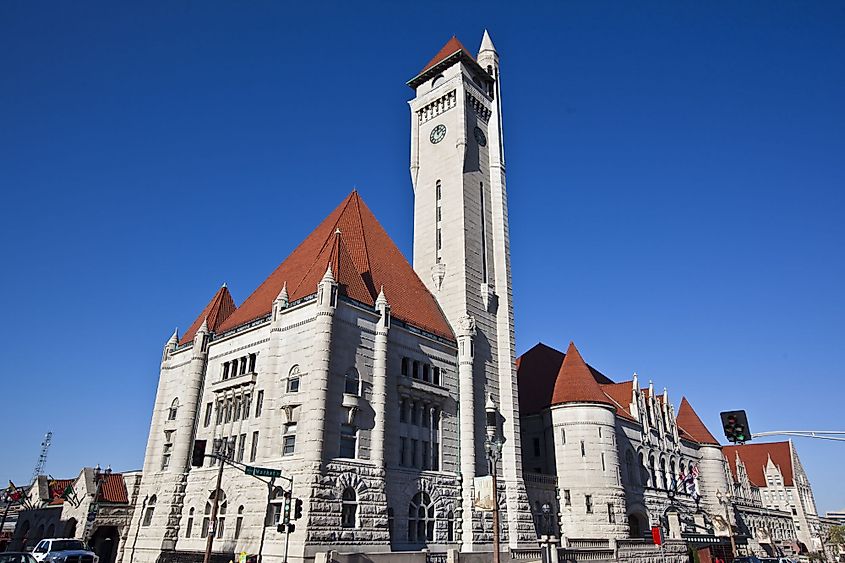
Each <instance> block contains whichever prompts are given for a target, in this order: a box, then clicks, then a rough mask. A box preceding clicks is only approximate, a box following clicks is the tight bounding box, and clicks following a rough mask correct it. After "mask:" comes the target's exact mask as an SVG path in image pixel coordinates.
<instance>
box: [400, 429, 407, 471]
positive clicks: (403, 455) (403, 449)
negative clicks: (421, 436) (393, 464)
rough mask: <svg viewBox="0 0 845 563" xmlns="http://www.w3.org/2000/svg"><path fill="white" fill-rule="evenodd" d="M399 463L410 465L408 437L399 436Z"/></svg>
mask: <svg viewBox="0 0 845 563" xmlns="http://www.w3.org/2000/svg"><path fill="white" fill-rule="evenodd" d="M399 465H408V439H407V438H406V437H404V436H402V437H401V438H399Z"/></svg>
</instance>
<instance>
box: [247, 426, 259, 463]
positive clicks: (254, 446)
mask: <svg viewBox="0 0 845 563" xmlns="http://www.w3.org/2000/svg"><path fill="white" fill-rule="evenodd" d="M257 454H258V431H257V430H256V431H255V432H253V433H252V445H251V446H250V450H249V461H255V456H256V455H257Z"/></svg>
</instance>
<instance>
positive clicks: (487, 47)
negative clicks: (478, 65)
mask: <svg viewBox="0 0 845 563" xmlns="http://www.w3.org/2000/svg"><path fill="white" fill-rule="evenodd" d="M484 51H492V52H494V53H496V52H497V51H496V47H495V46H494V45H493V40H492V39H490V34H489V33H488V32H487V30H486V29H485V30H484V35H483V36H482V37H481V47H479V49H478V54H479V55H481V53H483V52H484Z"/></svg>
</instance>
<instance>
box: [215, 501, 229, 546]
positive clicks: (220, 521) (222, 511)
mask: <svg viewBox="0 0 845 563" xmlns="http://www.w3.org/2000/svg"><path fill="white" fill-rule="evenodd" d="M219 492H220V498H221V500H222V502H220V503H219V504H218V505H217V525H215V526H214V528H215V529H216V530H217V539H220V538H222V537H223V531H224V530H225V523H226V504H227V501H226V493H224V492H223V491H219Z"/></svg>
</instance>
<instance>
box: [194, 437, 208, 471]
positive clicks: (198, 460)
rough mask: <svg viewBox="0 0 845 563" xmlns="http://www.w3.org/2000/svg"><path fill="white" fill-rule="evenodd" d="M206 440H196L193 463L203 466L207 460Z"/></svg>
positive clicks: (196, 465)
mask: <svg viewBox="0 0 845 563" xmlns="http://www.w3.org/2000/svg"><path fill="white" fill-rule="evenodd" d="M205 443H206V441H205V440H194V451H193V452H191V465H192V466H193V467H202V465H203V462H204V461H205Z"/></svg>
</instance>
